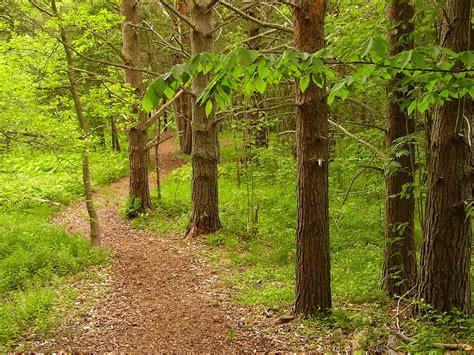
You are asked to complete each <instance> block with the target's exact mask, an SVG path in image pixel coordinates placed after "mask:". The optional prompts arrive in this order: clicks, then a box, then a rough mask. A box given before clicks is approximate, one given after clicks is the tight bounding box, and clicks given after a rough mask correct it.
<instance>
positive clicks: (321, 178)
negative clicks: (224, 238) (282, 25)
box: [294, 0, 331, 316]
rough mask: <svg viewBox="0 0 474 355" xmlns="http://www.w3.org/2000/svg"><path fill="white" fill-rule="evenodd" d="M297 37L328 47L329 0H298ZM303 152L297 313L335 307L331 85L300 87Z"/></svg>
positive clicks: (308, 46) (311, 47)
mask: <svg viewBox="0 0 474 355" xmlns="http://www.w3.org/2000/svg"><path fill="white" fill-rule="evenodd" d="M296 5H298V7H297V8H295V10H294V38H295V43H296V45H297V47H298V49H299V50H301V51H305V52H316V51H318V50H320V49H321V48H323V47H324V15H325V11H326V1H325V0H298V1H297V2H296ZM296 104H297V116H296V137H297V138H296V140H297V155H298V185H297V226H296V300H295V312H296V313H301V314H303V315H305V316H310V315H315V314H318V313H324V312H326V311H328V309H329V308H331V286H330V261H329V205H328V161H329V150H328V120H327V113H328V109H327V104H326V96H325V89H324V88H323V89H321V88H318V87H317V86H316V85H315V84H314V83H313V82H311V83H310V84H309V86H308V88H307V89H306V91H305V92H304V93H302V92H301V91H300V90H299V86H298V88H297V90H296Z"/></svg>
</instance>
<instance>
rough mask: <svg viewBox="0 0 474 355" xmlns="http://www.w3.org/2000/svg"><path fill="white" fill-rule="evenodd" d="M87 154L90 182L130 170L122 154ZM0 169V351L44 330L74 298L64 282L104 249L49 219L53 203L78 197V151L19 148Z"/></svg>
mask: <svg viewBox="0 0 474 355" xmlns="http://www.w3.org/2000/svg"><path fill="white" fill-rule="evenodd" d="M90 161H91V172H92V180H93V184H94V186H98V185H103V184H107V183H109V182H111V181H113V180H116V179H118V178H119V177H121V176H123V175H125V174H126V172H127V160H126V155H125V154H124V153H121V154H117V153H113V152H109V151H96V152H92V153H91V157H90ZM0 171H1V173H2V174H0V184H1V185H2V192H1V193H0V194H1V195H0V302H1V303H0V351H8V350H11V349H13V348H14V345H15V344H16V343H17V341H18V339H20V337H28V338H34V337H37V336H41V335H42V336H44V335H45V334H47V332H48V331H49V330H51V329H52V328H53V327H54V326H55V325H56V324H57V322H58V321H59V315H60V312H61V309H63V308H65V307H67V306H68V303H69V305H70V303H71V302H72V301H71V300H72V299H73V298H74V292H72V291H71V290H69V291H68V290H66V289H65V288H64V287H63V286H64V285H66V284H67V283H68V282H70V280H71V277H73V276H74V275H78V274H80V273H82V272H84V271H85V270H86V269H88V268H89V267H91V266H93V265H99V264H104V263H106V262H107V260H108V256H107V253H106V252H105V251H103V250H99V249H95V248H92V247H91V246H90V243H89V241H88V240H87V239H85V238H83V237H82V236H79V235H69V234H68V233H67V232H66V231H65V230H64V228H62V227H58V226H55V225H52V224H51V223H50V220H51V217H52V215H53V214H54V213H56V212H57V211H58V207H56V206H55V205H54V204H52V203H50V202H54V203H56V202H60V203H62V204H65V203H68V202H70V201H72V200H74V199H77V198H80V196H81V193H82V186H81V175H80V171H81V166H80V156H79V155H74V154H73V155H71V156H67V157H66V156H62V157H61V156H59V157H58V156H55V155H53V154H50V153H46V152H31V151H28V150H19V151H15V152H14V154H12V155H9V156H7V157H3V158H2V160H1V161H0ZM41 201H43V202H41Z"/></svg>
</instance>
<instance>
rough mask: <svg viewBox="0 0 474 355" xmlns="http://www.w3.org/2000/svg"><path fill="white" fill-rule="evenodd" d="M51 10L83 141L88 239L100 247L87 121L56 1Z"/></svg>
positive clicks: (67, 40) (83, 172)
mask: <svg viewBox="0 0 474 355" xmlns="http://www.w3.org/2000/svg"><path fill="white" fill-rule="evenodd" d="M51 9H52V14H53V15H54V17H56V19H57V20H58V23H59V36H60V39H61V43H62V45H63V47H64V53H65V54H66V69H67V76H68V79H69V89H70V90H71V95H72V99H73V101H74V108H75V110H76V116H77V120H78V121H79V126H80V127H81V131H82V139H83V140H84V143H83V144H84V146H83V148H82V182H83V186H84V194H85V197H86V208H87V213H88V215H89V226H90V239H91V243H92V245H95V246H100V227H99V218H98V216H97V211H96V209H95V207H94V202H93V197H92V187H91V177H90V170H89V152H88V142H87V140H88V138H89V130H88V127H87V120H86V118H85V117H84V112H83V110H82V104H81V99H80V97H79V93H78V90H77V82H76V77H75V75H74V61H73V57H72V50H71V46H70V44H69V39H68V37H67V33H66V30H65V29H64V26H63V25H62V22H61V16H60V14H59V11H58V9H57V6H56V1H55V0H51Z"/></svg>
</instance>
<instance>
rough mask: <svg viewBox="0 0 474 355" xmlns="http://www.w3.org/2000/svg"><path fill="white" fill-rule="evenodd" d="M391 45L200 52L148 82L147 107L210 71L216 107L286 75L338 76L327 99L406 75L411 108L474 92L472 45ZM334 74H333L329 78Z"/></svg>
mask: <svg viewBox="0 0 474 355" xmlns="http://www.w3.org/2000/svg"><path fill="white" fill-rule="evenodd" d="M389 49H390V46H389V44H388V42H387V41H386V40H385V39H383V38H381V37H373V38H370V39H369V40H367V41H366V42H365V43H364V44H363V45H362V46H361V48H360V49H359V50H358V52H357V53H356V54H355V55H354V56H353V57H352V58H351V60H350V61H349V62H339V61H338V60H337V59H336V58H335V57H334V55H333V54H332V53H331V51H330V50H329V49H327V48H325V49H322V50H320V51H318V52H316V53H311V54H310V53H305V52H299V51H296V50H287V51H285V52H283V53H282V54H281V55H266V54H263V53H261V52H259V51H255V50H249V49H245V48H237V49H235V50H232V51H231V52H229V53H227V54H224V55H217V54H210V53H201V54H198V55H196V56H195V57H193V58H191V59H190V60H189V61H188V62H187V63H185V64H179V65H176V66H174V67H173V68H172V69H171V70H170V71H169V72H168V73H166V74H163V75H161V76H159V77H158V78H156V79H155V80H154V81H153V82H152V83H151V84H150V86H149V88H148V90H147V92H146V94H145V96H144V98H143V102H142V104H143V107H144V108H145V109H146V110H148V111H150V110H151V109H152V108H153V107H155V106H156V105H158V104H159V103H160V102H161V100H162V98H164V97H167V98H172V97H173V96H174V95H175V93H176V92H177V91H178V90H179V88H180V87H181V86H186V85H189V83H190V81H191V79H192V77H194V76H198V75H209V76H210V80H209V83H208V86H207V88H206V89H205V90H204V91H203V92H202V93H200V95H199V97H198V103H200V104H201V105H205V106H206V113H207V114H209V113H210V112H211V111H212V108H213V105H214V102H216V103H217V104H218V105H219V107H220V108H222V109H223V108H224V107H225V106H226V105H228V104H230V103H231V92H238V93H242V94H245V95H248V96H250V95H252V94H254V93H257V92H258V93H264V92H265V90H266V88H267V86H269V85H275V84H279V83H281V82H283V81H287V80H297V81H298V83H299V88H300V90H301V91H303V92H304V91H305V90H306V89H307V88H308V86H309V84H310V82H311V81H312V82H313V83H314V84H316V85H317V86H318V87H320V88H323V87H324V86H325V85H326V81H328V82H329V81H330V82H333V85H332V87H331V89H330V90H329V95H328V104H329V105H331V104H332V103H333V102H334V100H335V99H336V98H340V99H342V100H344V99H346V98H347V97H348V96H349V94H350V92H351V91H354V90H356V89H358V88H361V87H363V86H364V85H365V84H366V82H367V80H368V79H369V78H372V79H383V80H392V79H394V78H395V77H396V76H398V75H403V80H402V87H404V88H409V87H413V88H414V89H413V90H412V92H411V94H412V97H415V94H416V96H417V97H418V98H414V99H413V100H412V101H411V103H410V106H409V111H410V113H411V112H412V111H413V110H414V109H415V108H418V110H419V111H421V112H423V111H425V110H426V109H427V108H428V107H429V106H430V105H432V104H435V103H437V104H443V102H444V101H446V100H449V99H450V98H460V97H463V96H465V95H467V94H469V95H470V96H471V97H474V87H473V86H472V80H471V79H470V77H469V76H470V75H472V73H473V70H472V67H473V65H474V54H473V53H472V52H471V51H467V52H462V53H455V52H453V51H451V50H449V49H446V48H440V47H429V48H428V47H426V48H425V47H423V48H417V49H415V50H409V51H404V52H402V53H400V54H398V55H396V56H389V55H388V51H389ZM340 65H344V66H348V65H349V66H353V67H355V71H353V72H352V73H351V74H350V75H348V76H346V77H344V78H340V79H339V80H336V72H335V70H334V68H335V67H336V66H340ZM328 79H329V80H328Z"/></svg>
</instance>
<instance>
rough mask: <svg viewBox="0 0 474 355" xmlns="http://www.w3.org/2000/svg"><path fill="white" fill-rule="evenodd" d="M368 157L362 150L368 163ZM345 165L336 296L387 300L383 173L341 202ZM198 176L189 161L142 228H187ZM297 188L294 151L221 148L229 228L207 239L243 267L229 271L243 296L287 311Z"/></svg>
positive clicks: (223, 258)
mask: <svg viewBox="0 0 474 355" xmlns="http://www.w3.org/2000/svg"><path fill="white" fill-rule="evenodd" d="M249 153H250V155H252V157H253V158H252V160H251V161H250V160H249V159H247V158H245V159H242V157H243V156H244V157H247V156H248V154H249ZM361 154H362V153H361ZM364 159H366V157H365V156H362V157H361V158H360V161H364ZM357 163H358V162H354V163H353V164H354V165H357ZM339 165H345V166H346V167H347V162H343V161H338V160H336V161H334V162H332V164H331V170H332V174H331V175H332V176H333V177H332V178H331V179H333V180H332V181H331V186H333V187H332V188H331V193H330V195H331V205H330V206H331V207H330V209H331V211H330V212H331V253H332V275H333V276H332V277H333V295H334V298H335V299H336V300H337V301H338V302H357V303H366V302H374V301H381V300H384V299H385V296H384V294H383V293H382V292H381V291H380V290H379V282H380V273H379V270H381V265H382V264H381V263H382V257H383V232H382V231H383V229H382V228H383V225H382V221H383V210H382V208H383V190H380V189H377V188H375V187H372V185H375V184H376V183H379V185H380V183H382V181H380V180H381V179H382V177H381V176H380V174H378V173H376V172H375V173H374V172H370V171H369V172H368V174H367V175H366V176H364V177H363V178H362V179H360V180H358V181H356V182H355V183H354V185H353V188H352V190H351V192H350V193H349V197H348V198H347V199H346V201H345V204H344V205H343V206H342V207H341V202H342V199H343V196H344V195H345V192H346V189H347V183H344V182H340V185H341V187H340V188H339V187H338V185H339V184H338V183H337V181H335V179H337V178H338V177H337V173H335V172H334V170H335V169H338V168H339ZM341 169H342V168H341ZM346 173H347V172H345V174H346ZM190 176H191V167H190V165H189V164H187V165H185V166H183V167H181V168H179V169H177V170H175V171H174V172H172V173H171V174H170V175H169V176H168V177H167V178H166V179H165V180H164V182H163V186H162V196H163V200H162V202H161V204H160V205H159V206H158V207H157V209H156V211H154V212H152V213H149V214H147V215H142V216H141V217H139V218H138V219H136V220H135V221H134V222H133V224H134V226H135V227H137V228H138V227H143V228H149V229H152V230H155V231H158V232H159V233H161V234H163V235H168V234H175V233H182V232H183V231H184V230H185V229H186V225H187V222H188V212H189V206H190V195H191V186H190ZM238 181H240V185H239V183H238ZM367 185H370V190H369V191H368V189H367V188H366V186H367ZM382 186H383V183H382ZM295 191H296V163H295V160H294V158H293V156H292V155H291V150H289V149H285V148H276V147H270V148H269V149H260V150H254V151H252V152H244V151H242V150H238V149H235V148H234V145H233V144H231V143H229V144H226V145H224V146H223V147H222V148H221V163H220V165H219V206H220V217H221V221H222V225H223V226H224V227H223V229H222V231H219V232H218V233H214V234H211V235H209V236H207V237H205V243H206V244H207V245H209V246H210V250H211V254H212V255H211V258H212V259H213V260H214V261H216V262H218V263H220V264H223V265H225V266H228V267H229V270H231V269H232V270H239V272H232V273H231V274H230V275H228V276H227V278H228V281H229V282H232V283H233V284H234V285H235V287H237V289H238V296H236V300H237V301H239V302H242V303H245V304H260V305H262V306H268V307H281V308H282V309H283V308H289V307H290V306H291V303H292V301H293V295H294V264H295V241H294V240H295V220H296V196H295ZM362 192H364V193H362Z"/></svg>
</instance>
